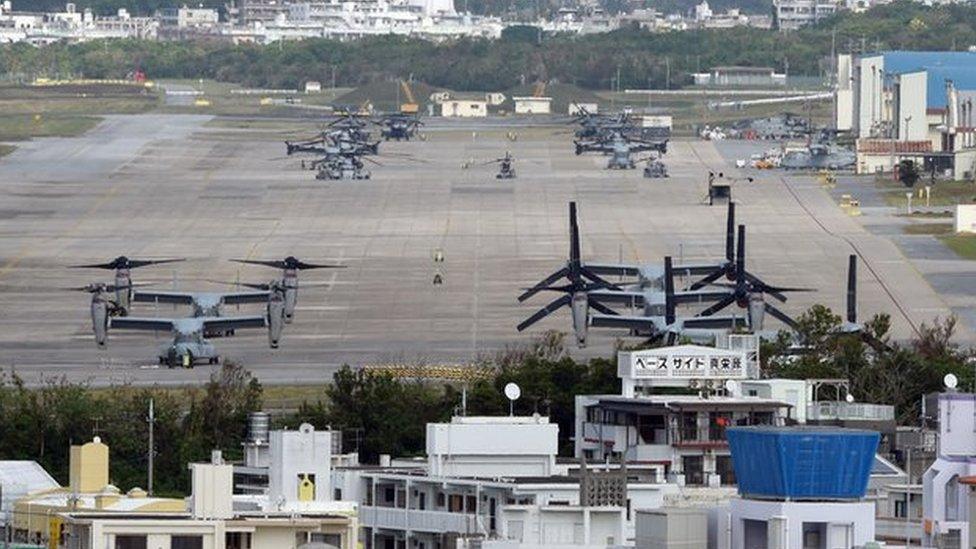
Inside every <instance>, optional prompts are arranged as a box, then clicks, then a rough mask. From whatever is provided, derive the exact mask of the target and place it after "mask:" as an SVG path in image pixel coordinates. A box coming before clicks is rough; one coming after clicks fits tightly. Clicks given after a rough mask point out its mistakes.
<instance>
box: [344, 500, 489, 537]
mask: <svg viewBox="0 0 976 549" xmlns="http://www.w3.org/2000/svg"><path fill="white" fill-rule="evenodd" d="M359 521H360V523H361V524H362V525H363V526H369V527H372V528H382V529H384V530H403V531H416V532H434V533H444V532H458V533H462V534H487V532H486V531H485V528H484V527H483V526H482V525H481V524H480V522H481V521H480V520H479V519H478V516H477V515H474V514H465V513H449V512H446V511H431V510H419V509H403V508H401V507H375V506H367V505H362V506H360V507H359Z"/></svg>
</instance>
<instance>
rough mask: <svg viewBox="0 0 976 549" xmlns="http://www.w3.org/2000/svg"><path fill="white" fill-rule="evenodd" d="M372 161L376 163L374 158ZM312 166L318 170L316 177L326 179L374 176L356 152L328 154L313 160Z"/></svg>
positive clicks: (367, 177)
mask: <svg viewBox="0 0 976 549" xmlns="http://www.w3.org/2000/svg"><path fill="white" fill-rule="evenodd" d="M371 162H374V163H375V161H372V160H371ZM311 168H312V169H314V170H316V174H315V179H320V180H326V181H338V180H340V179H369V178H370V177H372V174H371V173H370V172H369V170H367V169H366V165H365V164H363V161H362V160H361V157H360V156H359V155H358V154H355V153H347V154H333V155H327V156H325V157H324V158H321V159H319V160H316V161H314V162H312V163H311Z"/></svg>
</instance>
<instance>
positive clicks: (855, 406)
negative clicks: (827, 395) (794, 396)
mask: <svg viewBox="0 0 976 549" xmlns="http://www.w3.org/2000/svg"><path fill="white" fill-rule="evenodd" d="M894 420H895V407H894V406H888V405H886V404H861V403H859V402H835V401H824V402H811V403H810V404H808V405H807V421H894Z"/></svg>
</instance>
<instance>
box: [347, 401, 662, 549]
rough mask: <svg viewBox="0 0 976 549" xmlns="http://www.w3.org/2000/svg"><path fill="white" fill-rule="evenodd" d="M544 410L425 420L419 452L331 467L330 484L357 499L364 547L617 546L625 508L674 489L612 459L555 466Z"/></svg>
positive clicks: (627, 521)
mask: <svg viewBox="0 0 976 549" xmlns="http://www.w3.org/2000/svg"><path fill="white" fill-rule="evenodd" d="M557 440H558V428H557V426H556V425H554V424H551V423H549V420H548V418H545V417H539V416H531V417H461V418H453V419H452V421H451V422H450V423H442V424H429V425H428V426H427V449H428V456H427V459H426V460H424V461H401V462H391V461H390V460H388V459H384V460H381V466H380V467H366V466H347V467H339V468H337V469H336V470H335V474H334V477H335V482H334V485H335V489H336V491H337V492H341V493H342V495H343V497H344V498H350V499H355V500H358V501H360V502H361V506H360V521H361V524H362V526H363V542H364V543H365V545H366V547H367V548H368V549H372V548H381V547H401V546H404V545H406V546H410V547H417V548H418V549H432V548H437V547H442V548H443V547H447V546H448V545H449V544H451V543H453V542H452V541H451V540H453V539H455V538H461V539H467V540H469V541H470V540H475V539H477V540H480V541H479V543H481V546H482V547H495V546H497V547H506V548H519V547H521V548H526V549H527V548H530V547H540V546H563V547H567V548H581V547H592V548H596V547H606V546H607V545H625V544H628V543H630V541H628V540H633V537H634V516H633V512H632V510H633V509H637V508H657V507H660V506H661V505H662V504H663V501H664V497H665V495H666V494H667V493H670V492H673V491H674V490H675V487H674V486H668V485H663V484H658V483H653V482H644V481H634V480H632V479H631V480H630V481H628V477H630V476H631V475H630V474H629V472H625V471H623V470H621V469H620V468H619V467H616V466H611V467H610V468H609V469H607V468H606V467H605V466H603V465H592V466H586V465H583V464H575V463H574V464H572V465H559V464H557V462H556V452H557Z"/></svg>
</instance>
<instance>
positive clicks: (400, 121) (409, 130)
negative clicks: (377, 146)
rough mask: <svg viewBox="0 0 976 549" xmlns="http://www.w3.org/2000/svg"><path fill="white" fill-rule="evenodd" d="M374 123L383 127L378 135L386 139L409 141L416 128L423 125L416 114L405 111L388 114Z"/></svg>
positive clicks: (415, 132)
mask: <svg viewBox="0 0 976 549" xmlns="http://www.w3.org/2000/svg"><path fill="white" fill-rule="evenodd" d="M375 123H376V124H378V125H380V126H382V127H383V128H382V129H381V130H380V135H381V136H382V137H383V139H384V140H386V141H390V140H396V141H400V140H404V141H410V139H411V138H413V137H414V136H415V135H416V134H417V129H418V128H419V127H420V126H423V125H424V123H423V122H421V121H420V118H418V117H417V116H415V115H410V114H405V113H395V114H388V115H385V116H383V117H381V118H380V119H379V120H378V121H376V122H375Z"/></svg>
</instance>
